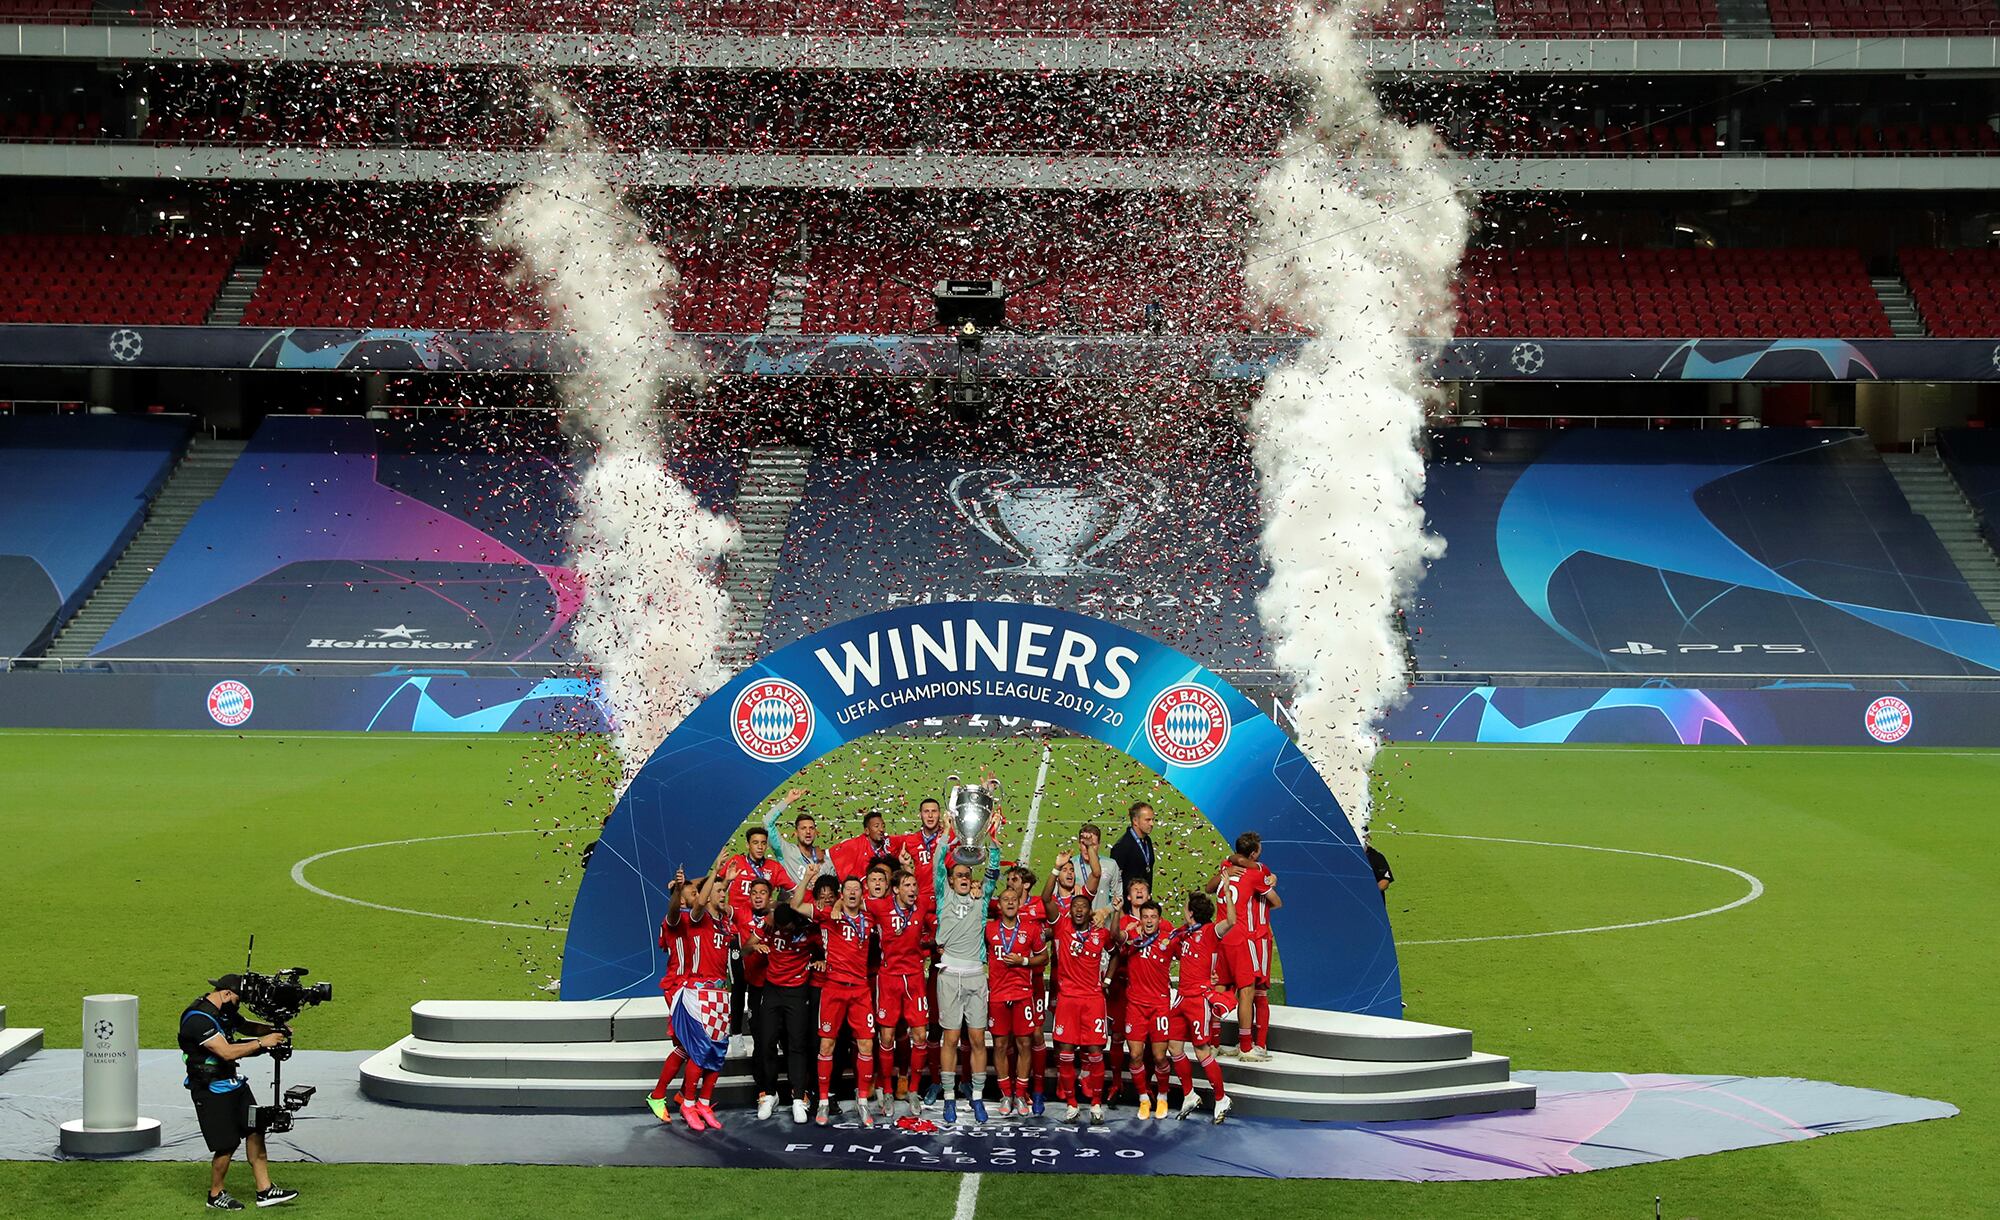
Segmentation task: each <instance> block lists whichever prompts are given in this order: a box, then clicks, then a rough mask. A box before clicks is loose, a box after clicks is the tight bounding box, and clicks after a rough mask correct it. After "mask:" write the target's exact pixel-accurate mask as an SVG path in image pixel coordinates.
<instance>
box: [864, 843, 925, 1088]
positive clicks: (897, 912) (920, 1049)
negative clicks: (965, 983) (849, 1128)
mask: <svg viewBox="0 0 2000 1220" xmlns="http://www.w3.org/2000/svg"><path fill="white" fill-rule="evenodd" d="M926 915H927V912H926V911H925V910H924V907H923V906H922V904H921V903H920V902H919V901H918V894H917V879H916V877H915V876H913V875H911V874H910V873H898V874H897V875H896V888H895V893H894V894H893V895H892V896H891V899H890V902H889V906H888V908H887V909H886V910H885V911H884V912H883V913H882V915H881V917H880V918H879V919H878V920H877V921H876V924H875V929H876V933H875V934H876V939H877V940H878V941H879V942H880V943H881V946H882V964H881V968H880V970H879V971H878V972H877V973H876V975H875V1029H876V1039H875V1054H876V1057H877V1060H878V1066H877V1067H876V1075H875V1079H876V1080H877V1081H878V1082H883V1084H882V1086H881V1087H885V1088H886V1089H887V1090H888V1092H889V1093H890V1094H891V1095H892V1096H890V1098H889V1105H888V1108H887V1110H886V1111H885V1112H884V1116H885V1117H888V1118H894V1117H895V1114H896V1107H895V1103H896V1102H897V1101H901V1102H903V1103H904V1104H905V1105H906V1106H908V1107H909V1111H910V1115H911V1117H915V1116H917V1115H919V1114H921V1113H923V1103H922V1102H920V1101H918V1100H917V1094H916V1090H915V1087H914V1081H913V1079H912V1078H913V1077H915V1076H916V1075H917V1074H918V1071H919V1069H920V1068H921V1067H922V1066H923V1063H924V1060H925V1059H926V1057H927V1056H928V1055H929V1053H930V1045H929V1041H930V1028H931V1002H930V987H929V977H928V976H929V974H930V962H929V944H928V936H927V932H928V929H927V919H926ZM932 917H933V918H934V916H932ZM898 1027H907V1028H908V1029H909V1031H910V1070H909V1073H908V1074H907V1075H905V1076H903V1077H902V1079H901V1080H900V1081H899V1080H898V1079H897V1077H896V1030H897V1028H898Z"/></svg>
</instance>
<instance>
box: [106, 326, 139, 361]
mask: <svg viewBox="0 0 2000 1220" xmlns="http://www.w3.org/2000/svg"><path fill="white" fill-rule="evenodd" d="M110 347H111V358H112V359H113V360H116V361H117V362H118V363H120V364H130V363H132V362H133V361H134V360H137V359H138V358H139V357H140V355H141V354H142V353H144V352H145V350H146V341H145V340H144V339H141V338H140V337H139V332H138V331H136V330H115V331H112V332H111V339H110Z"/></svg>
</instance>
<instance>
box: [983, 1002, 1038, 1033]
mask: <svg viewBox="0 0 2000 1220" xmlns="http://www.w3.org/2000/svg"><path fill="white" fill-rule="evenodd" d="M986 1011H987V1015H988V1017H989V1020H988V1021H987V1024H986V1028H987V1029H989V1030H991V1031H992V1032H993V1036H994V1037H996V1038H1025V1037H1027V1036H1028V1034H1029V1033H1031V1032H1032V1031H1034V1030H1035V1029H1037V1028H1038V1027H1039V1026H1040V1024H1041V1022H1040V1021H1038V1020H1037V1019H1036V1015H1037V1014H1036V1012H1035V1002H1034V1001H1033V1000H1030V999H1026V998H1022V999H1018V1000H988V1001H987V1002H986Z"/></svg>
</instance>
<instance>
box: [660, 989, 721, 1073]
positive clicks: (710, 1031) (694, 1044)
mask: <svg viewBox="0 0 2000 1220" xmlns="http://www.w3.org/2000/svg"><path fill="white" fill-rule="evenodd" d="M672 1019H673V1027H674V1043H675V1045H677V1046H679V1047H680V1049H681V1054H683V1055H686V1056H687V1057H688V1058H689V1059H692V1060H694V1062H695V1066H697V1067H699V1068H700V1069H701V1070H702V1071H704V1072H719V1071H721V1070H722V1061H723V1060H724V1059H725V1058H727V1057H728V1055H729V993H728V992H726V991H722V990H719V989H717V988H714V987H683V988H681V989H680V991H679V992H678V993H676V994H675V996H674V1007H673V1014H672Z"/></svg>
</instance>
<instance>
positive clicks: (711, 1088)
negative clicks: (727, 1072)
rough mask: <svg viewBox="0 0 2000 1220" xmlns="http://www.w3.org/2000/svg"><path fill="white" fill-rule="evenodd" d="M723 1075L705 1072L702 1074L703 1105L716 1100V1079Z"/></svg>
mask: <svg viewBox="0 0 2000 1220" xmlns="http://www.w3.org/2000/svg"><path fill="white" fill-rule="evenodd" d="M721 1074H722V1073H720V1072H703V1073H702V1074H701V1104H703V1105H707V1104H708V1103H709V1102H711V1101H713V1100H715V1078H716V1077H717V1076H720V1075H721Z"/></svg>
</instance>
